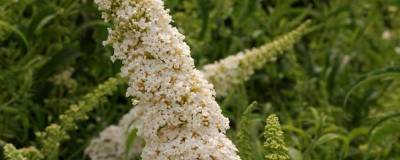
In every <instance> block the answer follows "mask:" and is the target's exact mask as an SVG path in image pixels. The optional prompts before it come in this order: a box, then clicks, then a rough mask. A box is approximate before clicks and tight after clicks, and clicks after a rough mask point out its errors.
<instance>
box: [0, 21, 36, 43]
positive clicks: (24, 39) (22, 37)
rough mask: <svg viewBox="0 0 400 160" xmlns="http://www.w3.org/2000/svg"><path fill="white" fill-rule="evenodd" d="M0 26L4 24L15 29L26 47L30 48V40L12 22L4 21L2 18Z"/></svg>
mask: <svg viewBox="0 0 400 160" xmlns="http://www.w3.org/2000/svg"><path fill="white" fill-rule="evenodd" d="M0 26H3V27H4V28H6V29H9V30H11V31H13V32H14V33H15V34H16V35H17V36H18V37H19V38H21V40H22V42H23V43H24V45H25V47H26V49H28V48H29V43H28V40H27V39H26V36H25V35H24V34H23V33H22V32H21V31H20V30H18V29H17V28H16V27H14V26H12V25H11V24H9V23H7V22H5V21H2V20H0Z"/></svg>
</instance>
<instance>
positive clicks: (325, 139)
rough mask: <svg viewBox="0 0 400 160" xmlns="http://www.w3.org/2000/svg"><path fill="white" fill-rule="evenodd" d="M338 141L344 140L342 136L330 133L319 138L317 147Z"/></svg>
mask: <svg viewBox="0 0 400 160" xmlns="http://www.w3.org/2000/svg"><path fill="white" fill-rule="evenodd" d="M337 139H342V136H341V135H339V134H336V133H328V134H325V135H323V136H321V137H319V138H318V140H317V142H316V145H317V146H318V145H321V144H324V143H327V142H329V141H333V140H337Z"/></svg>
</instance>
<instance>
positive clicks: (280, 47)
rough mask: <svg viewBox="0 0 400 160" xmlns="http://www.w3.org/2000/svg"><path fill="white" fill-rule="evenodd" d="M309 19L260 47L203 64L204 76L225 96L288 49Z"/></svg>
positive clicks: (302, 32)
mask: <svg viewBox="0 0 400 160" xmlns="http://www.w3.org/2000/svg"><path fill="white" fill-rule="evenodd" d="M309 23H310V21H306V22H305V23H303V24H302V25H300V26H299V27H297V28H296V29H294V30H293V31H291V32H289V33H287V34H285V35H283V36H280V37H278V38H277V39H276V40H274V41H272V42H269V43H266V44H264V45H263V46H261V47H257V48H253V49H250V50H246V51H244V52H239V53H238V54H236V55H232V56H229V57H227V58H224V59H222V60H220V61H219V62H216V63H213V64H209V65H205V66H204V67H203V73H204V76H205V77H206V79H207V80H208V81H210V82H211V83H212V84H214V87H215V90H216V92H217V95H218V96H226V95H227V94H229V93H230V92H231V91H232V89H233V88H235V86H237V85H238V84H240V83H243V82H244V81H246V80H248V79H249V78H250V76H251V75H253V74H254V72H255V70H257V69H260V68H261V67H263V66H264V65H265V63H266V62H269V61H275V60H276V58H277V56H278V55H279V54H280V53H283V51H285V50H289V49H291V48H292V46H293V45H294V44H295V43H296V42H297V41H298V40H299V39H300V38H301V36H302V35H303V34H304V33H305V30H306V28H307V26H308V25H309Z"/></svg>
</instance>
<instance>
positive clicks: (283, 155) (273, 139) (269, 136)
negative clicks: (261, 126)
mask: <svg viewBox="0 0 400 160" xmlns="http://www.w3.org/2000/svg"><path fill="white" fill-rule="evenodd" d="M264 137H265V143H264V147H265V149H266V151H267V155H266V156H265V159H266V160H289V155H288V148H287V147H286V146H285V141H284V136H283V131H282V129H281V125H280V124H279V118H278V117H277V116H276V115H275V114H272V115H270V116H268V118H267V124H266V125H265V133H264Z"/></svg>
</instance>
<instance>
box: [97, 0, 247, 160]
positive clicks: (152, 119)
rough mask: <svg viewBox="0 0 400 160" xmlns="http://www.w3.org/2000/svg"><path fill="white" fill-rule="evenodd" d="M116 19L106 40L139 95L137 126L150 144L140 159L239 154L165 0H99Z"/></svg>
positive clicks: (229, 159) (229, 158)
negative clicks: (165, 5)
mask: <svg viewBox="0 0 400 160" xmlns="http://www.w3.org/2000/svg"><path fill="white" fill-rule="evenodd" d="M95 2H96V3H97V4H98V5H99V9H100V10H101V11H102V17H103V18H104V19H105V20H107V21H109V20H111V21H112V22H113V24H114V28H113V29H109V37H108V39H107V40H106V41H105V44H112V46H113V48H114V55H113V57H112V59H114V60H115V59H119V60H121V61H122V64H123V66H122V68H121V70H122V74H123V75H124V76H126V77H128V79H129V82H128V84H129V87H128V89H127V96H129V97H132V99H134V100H137V101H138V103H137V105H136V107H135V108H134V109H133V119H134V120H135V121H134V123H133V127H135V128H137V129H138V132H137V133H138V135H139V136H141V137H143V139H144V140H145V142H146V146H145V147H144V149H143V152H142V159H145V160H156V159H218V160H223V159H226V160H237V159H240V158H239V156H238V155H237V153H236V152H237V149H236V147H235V146H234V145H233V144H232V142H231V141H230V140H229V139H228V138H227V137H226V135H225V131H226V130H227V129H228V128H229V120H228V119H227V118H225V117H224V116H223V115H222V114H221V109H220V108H219V105H218V104H217V102H216V101H215V91H214V89H213V87H212V85H211V84H209V83H208V82H207V81H206V80H205V78H204V77H202V74H201V73H200V72H199V71H198V70H196V69H195V68H194V63H193V59H192V58H191V56H190V49H189V47H188V46H187V44H186V43H185V42H184V41H183V40H184V36H183V35H181V34H180V33H179V32H178V30H177V29H176V28H175V27H173V26H171V25H170V23H171V16H169V15H168V11H167V10H165V9H164V3H163V1H161V0H96V1H95Z"/></svg>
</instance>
